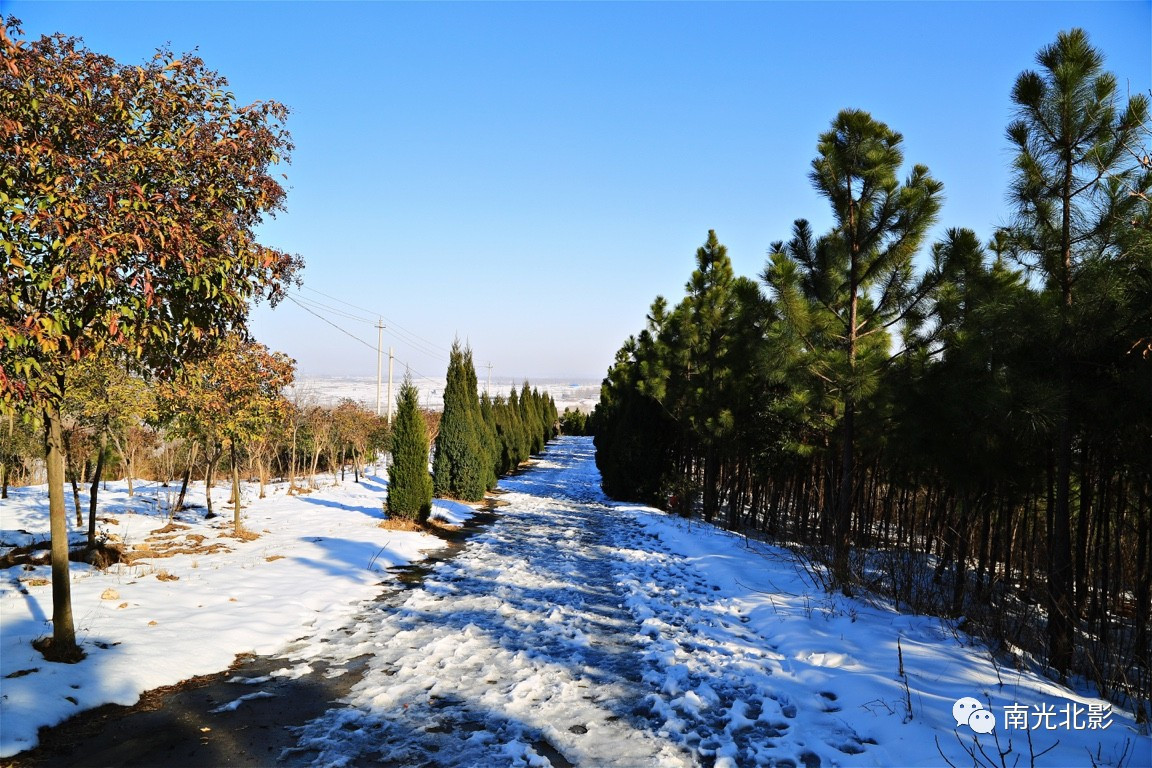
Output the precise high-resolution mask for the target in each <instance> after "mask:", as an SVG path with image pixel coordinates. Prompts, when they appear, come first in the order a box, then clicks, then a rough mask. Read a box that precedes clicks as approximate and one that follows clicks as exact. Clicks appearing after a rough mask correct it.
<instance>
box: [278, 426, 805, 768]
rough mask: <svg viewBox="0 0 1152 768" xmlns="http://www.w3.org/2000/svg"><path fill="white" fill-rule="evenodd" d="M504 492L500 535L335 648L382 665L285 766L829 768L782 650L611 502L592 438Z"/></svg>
mask: <svg viewBox="0 0 1152 768" xmlns="http://www.w3.org/2000/svg"><path fill="white" fill-rule="evenodd" d="M501 488H502V489H503V490H504V491H505V495H504V496H503V497H502V498H503V500H504V501H506V502H508V506H507V507H505V508H504V509H503V510H502V511H503V513H504V514H503V515H502V516H501V517H500V518H498V519H497V521H496V522H495V523H494V524H493V525H492V526H491V528H490V529H489V530H488V531H486V532H484V533H482V534H479V535H477V536H475V537H473V538H472V539H471V540H470V541H469V543H468V545H467V546H466V548H465V550H464V551H463V552H461V553H460V554H459V555H458V556H457V557H456V558H455V559H453V560H451V561H449V562H445V563H443V564H441V565H440V566H438V567H437V568H436V569H435V570H434V571H432V572H431V573H430V574H429V575H428V577H427V578H426V579H425V582H424V584H423V585H422V586H421V587H419V588H415V589H413V590H411V591H409V592H407V593H404V598H403V601H402V602H399V604H396V605H394V607H389V608H387V609H385V610H381V611H379V612H372V613H369V614H367V615H366V616H365V620H364V622H363V623H362V624H361V625H360V626H357V627H355V628H352V629H350V630H349V631H348V632H347V633H345V634H343V635H338V636H333V637H331V638H329V643H327V644H326V647H325V650H324V653H325V655H327V656H331V657H333V658H338V657H344V658H353V657H361V656H364V655H366V654H370V658H369V659H368V662H367V669H366V671H365V674H364V678H363V679H362V680H361V681H360V683H358V684H357V685H356V686H355V687H354V688H353V689H352V692H351V694H350V695H349V696H348V698H347V699H346V700H345V702H344V703H345V704H346V706H344V707H342V708H339V709H333V710H330V711H329V712H328V713H327V714H326V715H325V716H323V717H321V718H318V719H317V720H314V721H312V722H311V723H309V724H308V725H306V726H304V727H303V728H301V729H299V732H298V735H299V747H298V749H296V750H292V751H291V754H286V755H285V756H284V759H285V761H287V762H292V763H294V764H297V763H301V762H303V761H310V762H311V763H312V764H314V765H326V766H327V765H334V766H340V765H359V764H363V763H366V762H372V763H378V764H382V765H397V766H399V765H405V766H407V765H426V766H452V765H538V766H549V765H552V766H564V765H586V766H648V765H666V766H687V765H707V766H711V765H717V766H723V765H781V766H800V765H806V766H814V765H819V763H820V759H819V757H817V756H816V754H815V753H814V752H812V751H811V750H810V749H808V748H807V746H806V742H805V739H804V737H803V736H802V735H801V734H798V733H796V731H797V730H798V729H797V728H794V727H793V722H794V720H795V718H796V716H797V714H798V707H797V705H796V703H794V702H792V701H791V700H789V699H788V698H787V697H786V696H784V695H782V694H780V693H776V692H774V691H773V688H772V685H771V683H772V681H771V679H770V670H771V668H772V666H773V664H772V662H773V659H772V654H771V651H770V649H768V648H767V647H766V641H765V640H764V639H763V638H760V637H759V636H755V635H753V634H752V633H750V632H747V631H746V630H745V629H744V628H743V626H742V624H741V622H740V617H739V615H738V614H737V613H736V611H735V610H734V609H733V608H731V607H730V606H727V605H726V604H725V602H724V601H722V600H717V597H716V596H715V594H714V593H713V591H712V589H711V587H710V586H709V585H707V584H705V583H704V581H703V579H701V577H700V576H699V575H698V574H697V573H695V571H694V570H693V569H692V568H691V567H690V566H689V565H687V564H685V563H682V562H679V561H678V560H677V559H676V558H675V557H673V556H672V555H670V554H669V553H668V552H667V551H666V550H664V549H663V547H661V546H660V545H659V542H658V541H657V540H656V539H655V538H654V537H652V536H651V535H650V534H647V533H646V532H644V531H643V530H642V529H641V527H640V526H639V525H638V523H637V522H636V520H635V519H634V517H633V516H632V514H631V513H629V512H628V511H627V509H626V508H621V507H620V505H613V504H611V503H610V502H608V501H607V500H606V499H605V498H604V496H603V495H602V493H601V492H600V489H599V475H598V474H597V472H596V471H595V467H594V464H593V458H592V446H591V442H590V441H589V440H586V439H583V440H582V439H572V438H567V439H562V440H560V441H558V442H557V443H555V444H553V446H552V447H551V448H550V449H549V451H548V452H547V453H546V454H545V456H544V458H543V459H542V460H541V461H539V462H538V463H537V464H536V465H535V466H534V467H533V468H532V469H530V470H528V471H527V472H525V473H522V474H521V475H518V476H516V477H514V478H510V479H507V480H504V481H502V482H501ZM819 725H821V726H822V727H821V729H820V730H822V731H826V730H827V729H826V728H825V727H823V726H825V725H826V724H824V723H820V724H819Z"/></svg>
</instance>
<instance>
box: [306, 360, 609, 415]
mask: <svg viewBox="0 0 1152 768" xmlns="http://www.w3.org/2000/svg"><path fill="white" fill-rule="evenodd" d="M479 374H480V376H481V379H480V381H479V389H480V392H481V393H483V392H484V391H485V390H486V389H488V390H489V392H490V394H491V395H492V397H496V396H497V395H504V396H505V397H507V396H508V391H509V390H510V389H511V388H512V387H516V391H517V392H519V391H520V386H521V385H522V384H523V381H522V380H519V379H507V378H495V377H494V378H493V379H492V384H491V388H490V389H489V387H488V383H487V380H486V379H484V378H483V375H484V370H483V369H481V370H480V371H479ZM387 375H388V374H387V372H385V373H384V375H383V378H382V381H381V384H380V402H381V411H382V412H383V411H386V410H387V408H388V379H387ZM403 377H404V374H403V372H401V373H398V374H394V376H393V379H394V380H393V383H392V396H393V397H395V396H396V394H397V393H398V392H399V391H400V381H401V379H403ZM413 382H414V383H415V384H416V388H417V389H418V390H420V404H421V405H423V406H424V407H425V408H430V409H432V410H440V409H442V408H443V407H444V386H445V379H444V378H443V377H441V378H438V379H437V378H423V377H414V378H413ZM528 383H529V384H530V385H531V386H532V387H533V388H535V389H538V390H540V392H541V393H547V394H549V395H552V400H553V401H555V403H556V409H557V410H558V411H559V412H560V413H563V412H564V409H565V408H575V409H577V410H581V411H584V413H591V412H592V409H593V408H595V407H596V403H598V402H600V382H599V381H598V380H593V379H539V380H537V379H532V378H529V379H528ZM288 397H289V398H297V399H300V400H302V401H304V402H315V403H317V404H319V405H335V404H336V403H338V402H340V401H341V400H343V399H344V398H348V399H351V400H355V401H356V402H358V403H360V404H361V405H363V406H365V407H367V408H373V409H374V408H375V407H376V379H375V377H371V378H368V377H362V376H360V377H358V376H300V377H298V379H297V381H296V384H295V385H294V386H293V387H292V388H291V389H290V390H289V392H288ZM393 407H395V404H393Z"/></svg>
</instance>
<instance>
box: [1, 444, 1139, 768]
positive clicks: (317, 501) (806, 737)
mask: <svg viewBox="0 0 1152 768" xmlns="http://www.w3.org/2000/svg"><path fill="white" fill-rule="evenodd" d="M380 486H381V483H380V482H379V481H374V482H369V483H366V484H364V485H363V486H360V487H357V486H355V484H353V483H351V482H350V481H349V482H347V483H345V484H344V485H342V486H340V487H337V488H325V489H324V491H323V493H317V494H311V495H309V496H304V497H300V498H286V497H284V495H283V493H282V492H281V491H278V492H277V493H276V494H274V495H273V498H271V499H269V500H266V501H264V502H259V503H258V502H256V501H253V502H251V505H250V507H249V508H248V510H247V514H248V516H249V520H248V521H247V523H246V524H247V525H248V526H249V527H251V528H253V529H256V530H260V531H267V532H264V533H262V536H261V538H260V539H258V540H256V541H253V542H238V541H236V540H228V539H221V540H222V541H226V542H227V544H228V546H229V548H230V551H229V552H220V553H216V554H211V555H203V556H200V557H199V558H197V559H198V562H197V563H196V565H195V567H193V565H192V564H191V563H190V562H187V561H178V559H177V558H171V559H168V560H163V561H156V563H155V564H154V566H152V567H154V568H157V569H159V568H164V569H166V570H168V571H169V573H172V574H174V575H179V576H180V577H181V578H180V579H179V580H178V581H168V582H161V581H158V580H157V579H156V578H155V577H154V573H153V572H147V567H141V566H135V570H133V569H120V572H119V573H114V572H111V571H110V572H107V573H101V572H99V571H95V570H93V569H88V568H83V569H81V568H75V572H76V576H75V580H74V584H73V587H74V600H75V605H76V610H77V617H78V625H80V626H82V627H83V635H84V638H85V647H86V649H87V650H88V651H89V658H88V659H87V660H85V661H84V662H83V663H81V664H78V665H55V664H46V663H45V662H44V661H43V660H42V659H41V658H40V657H39V655H38V654H36V653H35V651H32V650H31V649H30V648H28V647H27V644H28V641H29V640H30V639H31V638H32V637H35V636H37V635H40V634H44V633H46V632H47V624H46V621H45V618H44V617H45V615H46V614H48V613H50V603H49V589H50V588H49V587H46V586H40V587H26V588H25V591H26V592H27V593H28V594H23V593H21V592H20V591H19V589H18V588H17V585H16V584H15V583H14V579H15V578H16V576H17V575H21V576H26V575H27V574H17V573H16V572H15V571H12V572H11V573H10V574H9V581H8V582H6V583H5V584H4V591H3V592H2V593H0V600H2V601H3V602H2V603H0V607H2V608H3V612H2V617H3V624H2V629H3V648H2V650H3V655H4V658H3V662H2V664H3V673H4V675H8V674H10V673H11V672H14V671H18V670H24V669H30V668H36V669H37V670H38V671H37V672H34V673H31V674H27V675H24V676H21V677H16V678H8V677H5V678H4V679H3V697H4V698H3V702H2V703H3V739H2V740H0V748H2V749H3V752H0V754H4V755H9V754H12V753H13V752H15V751H18V750H22V749H26V748H28V747H29V746H31V745H32V744H33V743H34V741H35V726H36V725H37V724H46V723H51V722H57V721H59V720H60V719H63V718H64V717H66V716H68V715H69V714H71V713H72V712H74V711H77V710H78V709H80V708H84V707H89V706H95V705H96V704H98V703H101V702H103V701H124V702H125V703H129V702H130V701H131V700H134V699H135V697H136V696H137V695H138V694H139V692H140V691H142V690H144V689H145V688H147V687H151V686H153V685H160V684H164V683H168V682H174V678H175V679H179V678H181V677H187V676H189V675H192V674H201V673H205V672H209V671H214V670H219V669H223V668H226V667H227V665H228V663H229V662H230V661H231V659H232V656H233V655H234V654H235V653H237V652H239V651H251V652H259V653H275V654H277V656H278V658H282V659H283V666H282V668H281V669H278V670H277V671H276V672H275V673H273V674H274V675H276V676H279V675H285V676H291V675H304V674H309V673H311V670H312V669H313V668H318V669H327V670H328V671H329V672H328V673H329V674H340V667H341V665H342V664H345V663H347V662H348V661H350V660H352V659H361V658H365V657H366V661H365V663H364V666H363V676H362V677H361V678H360V679H359V681H358V682H356V683H355V684H354V685H353V686H352V687H351V690H350V692H349V693H348V695H347V697H346V698H345V699H343V700H341V701H339V702H335V703H333V705H332V707H331V708H330V709H329V710H328V712H326V713H325V714H324V715H322V716H321V717H318V718H316V719H314V720H312V721H310V722H308V723H306V724H305V725H303V726H301V727H299V728H296V729H294V733H295V735H296V736H297V737H298V740H299V741H298V746H297V747H295V748H294V749H292V750H289V751H287V752H286V753H285V754H284V755H282V756H281V759H282V761H284V762H287V763H290V764H293V765H300V764H312V765H325V766H327V765H332V766H341V765H362V764H369V763H375V762H381V763H384V764H398V765H409V764H412V765H416V764H438V765H449V764H451V765H507V766H514V765H521V766H537V765H539V766H550V765H563V764H565V761H567V763H570V764H574V765H582V766H639V765H643V766H690V765H714V766H756V765H764V766H791V767H792V768H799V766H805V768H810V767H811V766H817V765H819V766H834V765H840V766H876V765H883V766H891V765H947V764H948V763H949V762H951V763H953V764H956V765H966V764H974V763H977V762H981V761H984V758H983V756H982V751H983V752H985V753H987V754H988V755H990V756H991V757H992V758H995V759H994V760H992V761H991V762H990V764H996V765H999V764H1000V760H999V756H998V755H999V753H1000V752H1004V751H1005V750H1006V749H1008V748H1009V746H1010V747H1011V751H1010V752H1008V753H1007V755H1006V757H1005V760H1004V761H1005V763H1006V764H1007V765H1013V764H1015V763H1016V760H1017V759H1019V760H1020V762H1019V764H1020V765H1030V764H1032V762H1033V761H1032V755H1033V754H1035V755H1037V757H1036V759H1035V764H1036V765H1038V766H1063V765H1087V764H1091V763H1092V762H1095V763H1096V764H1097V765H1101V766H1103V765H1117V764H1119V762H1120V761H1121V759H1122V758H1123V759H1124V760H1125V761H1126V762H1125V764H1126V765H1148V764H1149V763H1150V762H1152V739H1150V738H1149V737H1148V736H1147V735H1146V734H1141V733H1139V732H1138V730H1137V726H1136V725H1135V724H1134V722H1133V720H1132V717H1131V715H1130V714H1129V713H1127V712H1124V711H1122V710H1120V709H1118V708H1109V707H1108V705H1107V703H1106V702H1103V701H1100V700H1099V699H1096V698H1094V697H1093V696H1092V695H1091V694H1090V693H1089V692H1088V690H1087V689H1086V688H1082V689H1079V690H1071V689H1069V688H1066V687H1063V686H1060V685H1058V684H1056V683H1054V682H1052V681H1050V680H1047V679H1045V678H1043V677H1041V676H1039V675H1037V674H1035V673H1034V672H1031V671H1029V670H1027V669H1016V668H1012V667H1005V666H1001V665H999V664H998V663H997V661H996V660H995V659H994V658H993V657H992V656H991V655H990V654H989V653H988V651H987V650H986V649H985V648H983V647H982V646H980V645H979V644H977V643H975V642H974V641H972V640H971V639H970V638H968V637H966V636H965V635H964V634H963V633H960V632H958V631H956V630H955V629H953V628H952V627H951V626H949V625H948V624H946V623H944V622H942V621H940V620H938V619H933V618H931V617H924V616H915V615H911V614H908V613H901V612H899V611H897V610H895V609H894V608H893V607H892V606H890V605H887V604H885V603H883V602H882V601H879V600H876V599H871V600H862V599H849V598H845V597H843V596H841V595H829V594H828V593H825V592H823V591H822V590H820V589H819V588H818V587H816V586H815V585H813V583H812V582H811V580H810V577H809V575H808V574H807V573H806V571H805V569H804V568H802V567H800V566H799V565H798V564H797V561H796V560H795V558H794V557H793V556H792V555H791V553H789V552H787V551H786V550H782V549H779V548H776V547H773V546H769V545H767V544H764V543H760V542H755V541H746V540H744V539H743V538H741V537H738V536H735V535H732V534H729V533H726V532H723V531H720V530H717V529H714V528H711V527H708V526H703V525H701V524H699V523H690V522H688V521H685V520H682V519H679V518H675V517H670V516H667V515H664V514H662V513H659V512H657V511H655V510H652V509H648V508H644V507H640V506H637V505H632V504H622V503H616V502H612V501H610V500H608V499H607V498H605V497H604V496H603V494H602V493H601V492H600V490H599V478H598V475H597V473H596V470H595V465H594V462H593V453H592V447H591V443H590V441H589V440H588V439H587V438H562V439H560V440H558V441H556V442H555V443H553V444H552V446H550V448H549V449H548V451H547V452H546V453H545V455H544V456H543V457H541V458H540V459H539V460H538V461H537V462H536V464H535V466H533V467H532V468H531V469H529V470H527V471H525V472H522V473H520V474H518V475H516V476H514V477H511V478H507V479H505V480H503V481H502V482H501V483H500V492H499V494H498V495H499V500H500V503H501V506H500V507H499V509H498V510H497V512H498V515H497V517H496V519H495V521H494V522H493V523H492V524H491V525H489V526H488V527H487V528H486V529H485V530H484V531H483V532H481V533H479V534H477V535H476V536H474V537H472V538H471V539H470V540H469V541H468V543H467V546H466V547H465V548H464V549H463V550H462V551H460V553H459V554H458V555H456V556H455V557H454V558H452V559H450V560H446V561H443V562H440V563H438V564H436V565H435V566H434V567H432V568H431V570H430V571H429V573H428V574H427V575H426V577H425V579H424V581H423V583H421V584H419V585H417V586H414V587H411V588H409V589H407V590H405V591H402V592H399V593H397V594H396V596H395V599H392V600H390V601H389V603H388V607H387V610H384V609H381V608H379V607H376V606H378V604H374V603H372V602H370V598H372V597H373V596H374V595H375V593H376V592H377V591H378V590H379V589H380V587H379V582H380V581H381V580H382V579H385V580H386V579H387V578H389V576H387V575H383V574H381V573H380V571H381V569H382V568H384V567H385V566H387V565H391V564H393V563H399V562H403V561H405V560H408V559H412V558H415V557H418V556H419V554H420V549H421V548H422V547H427V546H428V541H427V540H426V539H425V538H422V537H420V536H418V535H417V534H400V533H398V532H395V531H387V530H383V529H381V528H378V527H377V526H376V523H377V522H378V520H379V512H378V510H379V507H380V499H379V496H380V490H381V488H380ZM42 493H43V489H32V490H30V491H24V490H22V491H21V493H20V496H19V498H18V499H17V500H16V501H15V502H11V501H10V502H9V503H5V505H4V509H3V516H2V520H3V534H4V536H5V541H9V540H10V538H11V537H12V536H14V535H15V531H16V530H17V529H26V530H29V531H33V530H38V531H43V530H44V529H45V528H46V521H43V520H40V517H43V516H44V513H43V502H41V501H39V496H38V495H37V494H42ZM112 495H114V494H110V497H111V496H112ZM221 496H223V494H221ZM123 503H125V502H124V500H123V499H122V498H121V500H120V501H110V509H111V508H116V507H117V504H123ZM437 504H438V506H437V512H438V514H440V515H443V516H445V517H451V518H452V519H460V518H461V517H462V516H465V515H467V514H469V513H470V510H471V508H470V507H467V506H465V505H457V504H452V503H447V502H437ZM114 516H115V517H117V518H119V519H120V520H121V522H120V525H119V526H117V528H123V529H127V528H131V529H132V530H133V531H134V533H133V536H134V537H137V538H139V537H140V536H142V535H143V534H144V532H146V531H147V530H148V529H149V527H158V525H157V523H158V521H157V520H156V519H155V517H154V516H153V517H151V518H149V517H145V516H139V515H129V514H127V513H120V512H116V513H115V514H114ZM185 522H186V523H187V524H189V525H194V526H197V527H196V528H195V530H197V531H199V532H201V533H204V534H205V535H206V534H207V532H209V531H211V532H213V535H214V536H216V537H217V538H219V534H220V533H221V531H219V530H216V529H212V528H211V526H207V525H205V524H203V523H195V522H194V521H187V520H186V521H185ZM272 553H275V554H280V555H282V558H281V559H278V560H271V561H270V560H269V555H270V554H272ZM180 557H188V556H180ZM45 570H46V569H38V573H37V574H35V575H41V576H44V577H46V574H43V573H42V572H43V571H45ZM108 588H112V589H115V590H116V591H117V592H119V597H118V598H117V599H114V600H107V601H102V600H100V594H101V593H102V592H103V591H104V590H105V589H108ZM333 595H338V596H339V597H338V598H333V597H332V596H333ZM233 599H235V601H233ZM120 603H127V604H128V605H127V607H125V608H119V607H118V606H119V604H120ZM353 616H355V618H356V620H355V621H352V617H353ZM81 617H82V618H81ZM149 621H157V622H158V624H157V625H155V626H149V624H148V622H149ZM162 632H164V633H166V634H163V635H162V634H161V633H162ZM97 643H102V644H104V645H107V646H108V647H107V648H101V647H98V646H97V645H96V644H97ZM114 643H119V644H118V645H116V644H114ZM901 656H902V658H903V671H904V674H901V672H900V661H899V658H900V657H901ZM162 678H163V680H162V681H161V679H162ZM243 682H246V683H248V684H250V685H251V686H252V687H253V688H254V689H255V690H253V692H252V693H250V694H246V695H244V696H241V697H240V698H237V699H235V700H233V701H231V702H228V703H226V704H224V705H223V708H228V707H232V708H235V707H240V706H259V705H260V704H259V701H258V699H259V698H260V696H261V694H262V691H261V690H260V686H261V685H262V684H264V683H266V682H268V680H267V679H265V678H263V677H257V678H250V679H247V680H244V681H243ZM73 686H76V687H73ZM265 695H266V694H265ZM69 696H70V697H71V698H72V699H74V700H75V702H76V703H72V702H71V701H68V700H67V699H66V698H65V697H69ZM965 697H970V698H971V699H974V700H975V705H973V703H972V702H964V703H963V704H964V707H961V706H960V704H958V702H959V700H960V699H963V698H965ZM1011 706H1015V707H1018V708H1021V709H1023V711H1026V712H1028V713H1041V712H1044V711H1052V710H1057V711H1059V710H1061V709H1063V710H1065V711H1076V712H1077V713H1088V712H1095V713H1096V714H1097V715H1100V714H1101V713H1103V712H1105V711H1106V712H1108V713H1109V715H1108V719H1107V722H1108V723H1109V725H1108V727H1107V728H1100V727H1097V728H1088V727H1075V728H1074V727H1055V728H1050V727H1046V726H1049V725H1052V723H1053V722H1054V721H1051V720H1044V721H1041V719H1040V717H1039V716H1038V715H1037V714H1032V715H1031V717H1034V718H1035V719H1036V721H1037V723H1040V724H1041V725H1040V727H1036V728H1033V729H1032V730H1031V731H1028V730H1025V729H1010V728H1009V727H1008V719H1007V717H1008V708H1009V707H1011ZM967 707H974V708H976V709H977V711H978V712H985V713H987V712H990V713H992V714H993V715H995V728H994V729H993V730H992V731H991V732H988V733H976V732H975V730H973V728H972V727H971V726H970V725H969V724H968V723H964V722H961V723H960V724H957V718H958V717H959V716H958V715H956V714H955V712H956V711H959V712H961V713H962V714H965V715H967V714H969V713H968V709H967ZM1077 708H1078V709H1077ZM1017 711H1020V709H1018V710H1017ZM222 716H224V717H227V714H224V715H222ZM983 717H985V718H986V719H987V714H985V715H983ZM1025 721H1026V722H1029V718H1028V717H1026V718H1025ZM970 722H972V723H975V722H976V719H975V716H973V719H972V720H971V721H970ZM1085 722H1087V720H1085V719H1084V718H1081V719H1079V720H1077V721H1076V723H1077V724H1078V725H1083V724H1084V723H1085ZM1097 724H1098V725H1099V721H1097ZM1058 725H1059V724H1058V723H1057V726H1058ZM978 727H979V728H980V729H984V728H985V725H979V726H978ZM1029 740H1030V742H1031V747H1030V746H1029ZM1050 747H1051V750H1050V751H1048V752H1047V753H1046V754H1043V755H1040V753H1041V752H1042V751H1044V750H1046V749H1049V748H1050ZM969 751H974V752H975V754H976V757H975V758H974V757H972V756H971V755H970V754H968V752H969ZM981 764H984V763H983V762H981Z"/></svg>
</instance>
